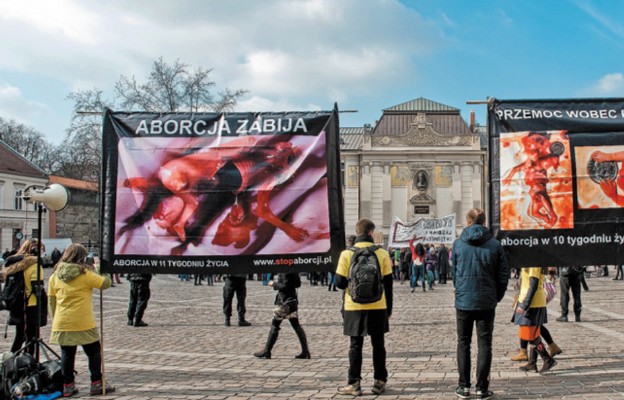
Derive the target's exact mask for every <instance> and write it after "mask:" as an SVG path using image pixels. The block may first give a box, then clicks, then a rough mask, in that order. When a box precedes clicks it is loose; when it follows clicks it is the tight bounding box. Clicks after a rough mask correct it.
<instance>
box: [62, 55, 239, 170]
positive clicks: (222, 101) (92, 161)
mask: <svg viewBox="0 0 624 400" xmlns="http://www.w3.org/2000/svg"><path fill="white" fill-rule="evenodd" d="M211 71H212V69H204V68H201V67H198V68H195V69H193V70H191V69H190V67H189V65H187V64H184V63H181V62H180V61H179V60H176V61H175V62H174V63H173V64H168V63H166V62H165V61H163V59H162V57H161V58H159V59H158V60H156V61H155V62H154V65H153V66H152V71H151V72H150V74H149V75H148V77H147V79H146V81H145V82H144V83H139V82H138V81H137V80H136V78H135V77H134V76H132V77H128V76H124V75H122V76H120V78H119V80H118V81H117V82H116V83H115V97H114V100H107V99H105V98H104V95H103V92H102V91H101V90H98V89H91V90H84V91H76V92H73V93H70V94H69V96H68V98H69V99H70V100H72V101H73V102H74V110H73V117H72V122H71V126H70V127H69V128H68V129H67V136H66V139H65V141H64V142H63V144H62V145H61V149H60V155H61V157H60V158H61V159H62V161H60V162H59V165H57V166H56V167H57V168H56V169H55V171H57V173H59V174H62V175H64V176H67V177H72V178H77V179H85V180H93V181H97V180H99V175H100V167H101V161H102V160H101V143H102V142H101V140H102V135H101V125H102V112H103V111H104V110H106V109H107V108H110V109H113V110H124V111H148V112H176V111H190V112H200V111H214V112H223V111H231V110H232V109H233V108H234V106H235V105H236V103H237V101H238V99H240V98H241V97H242V96H243V95H244V94H246V93H247V91H246V90H241V89H239V90H230V89H225V90H224V91H222V92H219V93H218V94H217V95H214V94H213V92H212V91H213V89H214V88H215V86H216V84H215V82H214V81H211V80H210V72H211Z"/></svg>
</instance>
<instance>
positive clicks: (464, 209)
mask: <svg viewBox="0 0 624 400" xmlns="http://www.w3.org/2000/svg"><path fill="white" fill-rule="evenodd" d="M472 172H473V167H472V164H470V163H461V164H460V167H459V173H460V175H461V215H460V216H458V220H459V221H464V220H465V219H466V214H468V211H470V210H471V209H472V208H473V207H474V206H473V197H472Z"/></svg>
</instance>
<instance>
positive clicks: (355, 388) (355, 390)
mask: <svg viewBox="0 0 624 400" xmlns="http://www.w3.org/2000/svg"><path fill="white" fill-rule="evenodd" d="M337 392H338V394H346V395H350V396H361V395H362V388H361V387H360V381H357V382H355V383H350V384H348V385H347V386H341V387H339V388H338V390H337Z"/></svg>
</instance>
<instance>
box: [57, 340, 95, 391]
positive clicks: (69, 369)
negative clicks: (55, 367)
mask: <svg viewBox="0 0 624 400" xmlns="http://www.w3.org/2000/svg"><path fill="white" fill-rule="evenodd" d="M77 348H78V346H61V370H62V372H63V383H66V384H68V383H73V382H74V364H75V362H76V349H77ZM82 349H83V350H84V352H85V354H86V355H87V358H88V359H89V373H90V374H91V382H96V381H99V380H101V379H102V354H101V353H100V341H99V340H98V341H97V342H93V343H90V344H85V345H83V346H82Z"/></svg>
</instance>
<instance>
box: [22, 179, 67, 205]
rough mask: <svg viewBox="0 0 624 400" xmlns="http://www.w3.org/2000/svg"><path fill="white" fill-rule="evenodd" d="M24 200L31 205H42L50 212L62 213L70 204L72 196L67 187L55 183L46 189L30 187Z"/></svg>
mask: <svg viewBox="0 0 624 400" xmlns="http://www.w3.org/2000/svg"><path fill="white" fill-rule="evenodd" d="M22 198H23V199H24V200H26V201H27V202H29V203H42V204H43V205H44V206H45V207H46V208H47V209H48V210H50V211H61V210H63V209H64V208H65V207H66V206H67V203H69V198H70V195H69V192H68V191H67V189H66V188H65V186H63V185H59V184H58V183H53V184H51V185H49V186H47V187H46V188H44V189H41V188H35V187H34V186H31V187H28V188H26V190H24V192H23V193H22Z"/></svg>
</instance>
